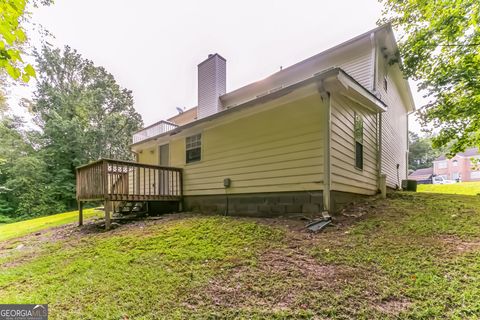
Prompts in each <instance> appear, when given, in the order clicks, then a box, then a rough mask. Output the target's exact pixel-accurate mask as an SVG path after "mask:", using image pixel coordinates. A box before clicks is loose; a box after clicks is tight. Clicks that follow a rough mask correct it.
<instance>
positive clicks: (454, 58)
mask: <svg viewBox="0 0 480 320" xmlns="http://www.w3.org/2000/svg"><path fill="white" fill-rule="evenodd" d="M379 1H380V2H381V3H382V4H383V7H384V10H383V14H384V18H383V19H381V21H380V22H382V23H384V22H387V21H389V22H391V23H392V25H393V27H394V28H396V29H397V30H398V31H399V34H400V35H401V37H400V50H399V51H400V52H399V54H400V56H401V57H402V60H403V70H404V72H405V75H406V76H408V77H410V78H412V79H415V80H418V81H419V87H420V89H423V90H425V91H426V92H427V96H428V97H429V103H427V104H426V105H425V106H423V107H422V108H421V109H420V110H419V112H418V114H419V116H420V118H421V120H422V122H423V124H424V125H425V126H426V125H429V124H430V125H433V126H434V127H435V128H439V129H440V130H439V134H438V135H437V136H436V137H435V138H433V145H434V147H442V146H447V145H448V146H449V155H454V154H456V153H457V152H460V151H463V150H464V149H465V148H466V147H468V146H472V145H477V146H480V116H479V115H480V78H479V75H480V1H478V0H454V1H452V0H439V1H424V0H411V1H404V0H379Z"/></svg>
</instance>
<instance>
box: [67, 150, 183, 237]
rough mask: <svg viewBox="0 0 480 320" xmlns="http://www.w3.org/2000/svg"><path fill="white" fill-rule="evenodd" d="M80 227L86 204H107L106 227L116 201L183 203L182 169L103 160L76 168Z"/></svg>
mask: <svg viewBox="0 0 480 320" xmlns="http://www.w3.org/2000/svg"><path fill="white" fill-rule="evenodd" d="M76 171H77V201H78V205H79V215H80V216H79V224H80V225H82V224H83V217H82V208H83V202H85V201H98V200H101V201H105V222H106V223H105V226H106V227H107V229H108V227H109V226H107V224H108V225H109V222H110V211H111V209H112V202H115V201H181V199H182V194H183V181H182V169H180V168H172V167H162V166H156V165H150V164H142V163H137V162H131V161H120V160H112V159H101V160H98V161H95V162H92V163H89V164H87V165H84V166H80V167H77V169H76Z"/></svg>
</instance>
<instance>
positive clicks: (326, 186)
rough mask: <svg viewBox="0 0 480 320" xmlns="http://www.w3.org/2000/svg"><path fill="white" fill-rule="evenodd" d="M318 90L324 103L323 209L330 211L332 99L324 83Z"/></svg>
mask: <svg viewBox="0 0 480 320" xmlns="http://www.w3.org/2000/svg"><path fill="white" fill-rule="evenodd" d="M318 92H319V94H320V98H321V100H322V104H323V110H324V114H323V118H324V119H323V130H322V131H323V132H322V133H323V141H324V144H323V192H322V194H323V211H327V212H330V211H331V209H332V205H331V194H330V192H331V163H330V162H331V161H330V160H331V158H330V138H331V137H330V136H331V122H330V120H331V101H330V92H328V91H326V90H325V88H324V86H323V83H320V85H319V87H318Z"/></svg>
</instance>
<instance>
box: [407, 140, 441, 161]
mask: <svg viewBox="0 0 480 320" xmlns="http://www.w3.org/2000/svg"><path fill="white" fill-rule="evenodd" d="M408 138H409V147H408V168H409V169H412V170H417V169H423V168H430V167H432V165H433V164H432V163H433V160H435V159H436V158H437V157H438V156H439V155H440V151H438V150H435V149H433V147H432V139H431V138H430V137H420V136H419V135H418V134H416V133H415V132H412V131H410V132H409V133H408Z"/></svg>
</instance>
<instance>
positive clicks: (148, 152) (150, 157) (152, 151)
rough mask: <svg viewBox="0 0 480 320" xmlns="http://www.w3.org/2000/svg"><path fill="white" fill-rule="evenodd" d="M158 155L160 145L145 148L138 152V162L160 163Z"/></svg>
mask: <svg viewBox="0 0 480 320" xmlns="http://www.w3.org/2000/svg"><path fill="white" fill-rule="evenodd" d="M159 159H160V158H159V156H158V146H155V147H153V148H148V149H144V150H142V151H141V152H139V153H138V162H139V163H146V164H155V165H158V162H159Z"/></svg>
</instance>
